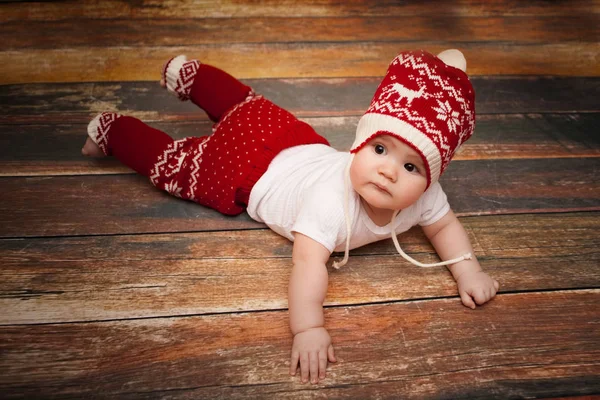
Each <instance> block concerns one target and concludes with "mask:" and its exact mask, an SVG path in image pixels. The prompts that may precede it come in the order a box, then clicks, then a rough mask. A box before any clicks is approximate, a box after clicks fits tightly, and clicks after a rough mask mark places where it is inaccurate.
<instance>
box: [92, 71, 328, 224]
mask: <svg viewBox="0 0 600 400" xmlns="http://www.w3.org/2000/svg"><path fill="white" fill-rule="evenodd" d="M192 77H193V83H191V81H190V84H191V88H190V89H189V99H190V100H191V101H192V102H193V103H194V104H196V105H197V106H199V107H200V108H202V109H204V110H205V111H206V113H207V114H208V115H209V117H210V118H211V119H212V120H213V121H215V122H216V124H215V125H214V127H213V134H212V135H211V136H203V137H189V138H185V139H181V140H175V141H174V140H173V139H172V138H171V137H170V136H169V135H167V134H166V133H164V132H162V131H159V130H157V129H154V128H151V127H150V126H148V125H146V124H144V123H143V122H142V121H140V120H138V119H136V118H133V117H125V116H123V117H121V116H118V115H117V114H114V113H103V114H101V115H100V116H98V117H97V118H98V121H97V125H95V128H94V129H93V132H92V130H90V137H92V139H93V140H94V141H95V142H96V143H97V144H98V145H99V146H100V148H102V150H103V151H104V152H105V154H112V155H114V156H115V157H116V158H118V159H119V160H120V161H121V162H122V163H123V164H125V165H127V166H129V167H130V168H132V169H134V170H135V171H137V172H138V173H140V174H142V175H145V176H148V177H150V180H151V181H152V183H153V184H154V185H155V186H156V187H158V188H160V189H164V190H166V191H167V192H169V193H171V194H173V195H175V196H178V197H181V198H184V199H188V200H192V201H195V202H197V203H199V204H202V205H204V206H208V207H211V208H214V209H216V210H218V211H220V212H221V213H223V214H227V215H237V214H239V213H241V212H243V211H244V210H245V208H246V206H247V204H248V199H249V197H250V191H251V190H252V187H253V186H254V184H255V183H256V182H257V181H258V179H260V177H261V176H262V175H263V174H264V172H265V171H266V170H267V168H268V166H269V164H270V162H271V161H272V160H273V158H274V157H275V156H276V155H277V154H279V153H280V152H281V151H282V150H284V149H286V148H289V147H293V146H298V145H303V144H315V143H320V144H326V145H328V144H329V143H328V142H327V140H325V139H324V138H323V137H321V136H319V135H318V134H317V133H316V132H315V131H314V130H313V129H312V128H311V127H310V126H309V125H308V124H306V123H304V122H302V121H299V120H298V119H296V118H295V117H294V116H293V115H292V114H291V113H289V112H288V111H286V110H284V109H282V108H280V107H278V106H276V105H275V104H273V103H272V102H270V101H269V100H266V99H264V98H263V97H262V96H256V95H254V93H253V92H252V90H251V89H250V88H249V87H248V86H246V85H244V84H242V83H241V82H240V81H238V80H237V79H235V78H233V77H232V76H230V75H229V74H227V73H226V72H224V71H222V70H220V69H218V68H215V67H212V66H209V65H206V64H198V65H197V71H195V75H192ZM115 118H116V119H115ZM92 122H94V121H92ZM90 126H92V124H90ZM96 126H97V128H96Z"/></svg>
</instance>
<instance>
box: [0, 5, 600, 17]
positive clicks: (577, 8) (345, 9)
mask: <svg viewBox="0 0 600 400" xmlns="http://www.w3.org/2000/svg"><path fill="white" fill-rule="evenodd" d="M0 11H1V14H0V16H1V17H2V19H3V20H6V21H11V20H14V19H18V20H20V21H36V20H45V21H47V20H49V21H52V20H68V19H74V18H76V19H81V18H95V19H98V18H108V19H113V18H128V19H146V18H160V19H169V18H177V19H178V18H234V19H237V18H240V17H241V18H246V17H276V18H278V17H290V16H294V17H328V16H329V17H345V16H364V17H369V16H381V17H385V16H400V17H414V16H423V15H426V16H430V15H442V16H447V17H456V16H472V17H487V16H494V15H501V16H530V15H536V16H573V15H575V16H581V15H592V16H596V15H597V14H600V2H598V1H597V0H592V1H586V0H574V1H569V2H553V3H552V6H549V5H548V3H547V2H546V1H543V0H535V1H528V2H525V3H519V4H518V5H516V4H514V3H512V2H506V1H500V0H493V1H485V0H461V1H454V2H452V3H448V2H446V1H443V0H435V1H427V2H423V3H411V2H408V3H398V2H381V1H374V0H369V1H364V0H350V1H345V2H343V3H340V2H337V1H331V0H303V1H295V0H283V1H282V0H266V1H261V2H252V3H250V4H249V2H247V1H235V0H217V1H210V2H182V1H177V0H168V1H163V0H160V1H159V0H151V1H144V2H138V1H119V0H108V1H106V0H85V1H74V0H71V1H59V2H57V1H54V2H53V1H46V2H31V3H29V2H27V3H24V4H18V3H17V4H14V3H13V4H10V3H9V4H3V5H2V7H1V8H0Z"/></svg>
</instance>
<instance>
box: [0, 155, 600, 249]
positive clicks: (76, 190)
mask: <svg viewBox="0 0 600 400" xmlns="http://www.w3.org/2000/svg"><path fill="white" fill-rule="evenodd" d="M599 163H600V159H598V158H581V159H578V158H566V159H565V158H561V159H535V160H527V159H515V160H473V161H454V162H453V163H452V164H451V165H450V167H449V168H448V169H447V171H446V172H445V173H444V175H442V178H441V180H440V182H441V183H442V185H443V187H444V189H445V191H446V193H447V194H448V199H449V201H450V203H451V204H452V207H453V209H454V210H455V211H456V212H457V213H458V214H459V215H483V214H503V213H529V212H556V211H583V210H589V211H591V210H600V178H599V176H600V175H599V174H598V173H597V170H598V165H599ZM0 179H1V180H0V183H1V184H2V187H3V190H2V191H0V237H28V236H62V235H91V234H94V235H96V234H129V233H152V232H156V233H160V232H185V231H212V230H227V229H247V228H256V227H258V226H261V225H260V224H258V223H256V222H253V221H252V220H251V219H250V218H249V217H248V216H247V214H245V213H244V214H241V215H240V216H238V217H225V216H222V215H220V214H219V213H217V212H216V211H213V210H211V209H207V208H205V207H202V206H199V205H197V204H195V203H192V202H190V201H184V200H181V199H178V198H175V197H172V196H170V195H168V194H166V192H162V191H159V190H158V189H156V188H154V187H153V186H152V185H151V184H150V183H149V181H148V180H147V178H145V177H142V176H139V175H116V176H110V175H109V176H78V177H53V176H49V177H6V178H0ZM65 209H67V210H69V213H68V214H65V213H64V210H65Z"/></svg>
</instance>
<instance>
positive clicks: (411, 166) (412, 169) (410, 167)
mask: <svg viewBox="0 0 600 400" xmlns="http://www.w3.org/2000/svg"><path fill="white" fill-rule="evenodd" d="M404 169H405V170H407V171H408V172H419V169H418V168H417V167H416V166H415V164H411V163H406V164H404Z"/></svg>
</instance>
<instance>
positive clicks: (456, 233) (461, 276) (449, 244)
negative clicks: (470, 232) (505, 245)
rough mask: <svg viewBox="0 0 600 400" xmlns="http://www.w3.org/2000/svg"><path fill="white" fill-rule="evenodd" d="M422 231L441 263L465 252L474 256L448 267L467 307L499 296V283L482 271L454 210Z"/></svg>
mask: <svg viewBox="0 0 600 400" xmlns="http://www.w3.org/2000/svg"><path fill="white" fill-rule="evenodd" d="M423 232H425V235H426V236H427V237H428V238H429V240H430V241H431V244H432V245H433V247H434V248H435V250H436V251H437V253H438V255H439V256H440V258H441V259H442V260H450V259H453V258H457V257H460V256H461V255H463V254H466V253H471V254H472V258H471V259H470V260H463V261H460V262H458V263H456V264H452V265H450V266H448V269H449V270H450V272H451V273H452V276H453V277H454V280H456V284H457V286H458V294H459V295H460V298H461V300H462V302H463V304H464V305H465V306H467V307H470V308H473V309H474V308H475V303H477V304H479V305H482V304H484V303H485V302H487V301H489V300H491V299H492V298H493V297H494V296H496V292H497V291H498V287H499V284H498V282H497V281H496V280H494V279H492V278H491V277H490V276H489V275H488V274H486V273H485V272H483V270H482V269H481V266H480V265H479V262H478V261H477V258H475V255H474V254H473V248H472V246H471V242H470V241H469V237H468V236H467V232H466V231H465V228H463V226H462V224H461V223H460V221H459V220H458V218H456V215H454V212H452V210H450V211H448V213H447V214H446V215H445V216H443V217H442V218H441V219H440V220H439V221H437V222H435V223H433V224H431V225H428V226H424V227H423Z"/></svg>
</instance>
